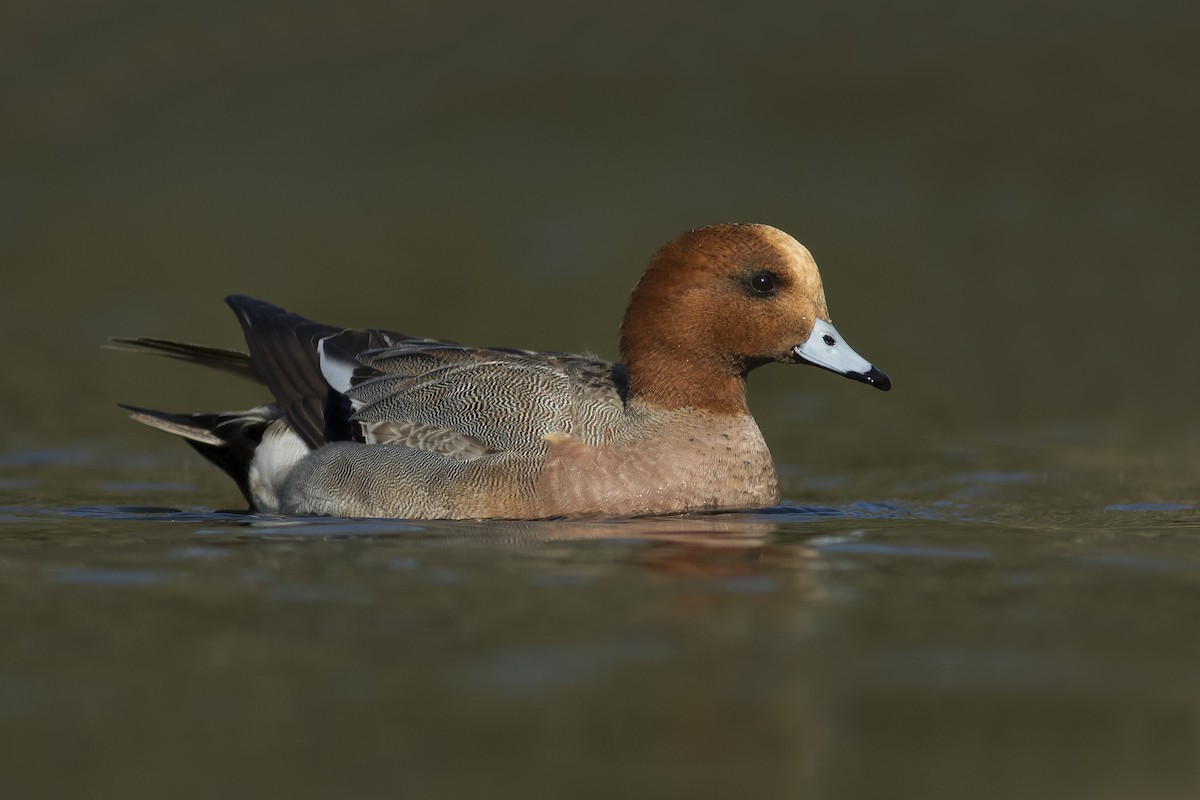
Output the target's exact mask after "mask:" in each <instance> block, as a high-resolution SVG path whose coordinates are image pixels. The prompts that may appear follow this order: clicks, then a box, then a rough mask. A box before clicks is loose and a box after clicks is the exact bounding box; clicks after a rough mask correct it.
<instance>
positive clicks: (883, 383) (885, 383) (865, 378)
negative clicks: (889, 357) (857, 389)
mask: <svg viewBox="0 0 1200 800" xmlns="http://www.w3.org/2000/svg"><path fill="white" fill-rule="evenodd" d="M845 375H846V377H847V378H851V379H853V380H856V381H862V382H863V383H867V384H870V385H871V386H874V387H875V388H876V389H878V390H879V391H881V392H887V391H890V390H891V388H892V379H891V378H889V377H888V376H887V374H886V373H884V371H883V370H881V369H879V367H871V369H870V370H869V371H867V372H847V373H845Z"/></svg>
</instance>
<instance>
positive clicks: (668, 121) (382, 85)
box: [0, 2, 1200, 800]
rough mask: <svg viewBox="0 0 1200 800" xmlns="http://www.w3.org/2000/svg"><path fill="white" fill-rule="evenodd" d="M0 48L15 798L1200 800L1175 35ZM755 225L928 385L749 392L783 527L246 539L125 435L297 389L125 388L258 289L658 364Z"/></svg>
mask: <svg viewBox="0 0 1200 800" xmlns="http://www.w3.org/2000/svg"><path fill="white" fill-rule="evenodd" d="M5 14H6V15H7V16H8V17H9V19H7V20H6V21H4V22H3V24H0V82H2V85H0V89H2V90H3V91H2V92H0V104H2V106H0V109H2V112H3V124H2V125H0V265H2V266H0V270H2V272H3V287H2V290H0V334H2V335H3V340H4V341H5V342H6V344H7V347H6V351H5V361H4V364H5V366H4V369H3V371H2V372H0V375H3V381H4V384H3V392H2V393H0V412H2V414H3V419H5V420H6V424H5V427H4V429H3V430H0V593H2V597H0V631H3V645H2V646H0V778H2V780H3V785H4V786H5V787H6V789H5V794H6V796H7V795H10V794H11V795H12V796H19V797H64V796H87V797H109V796H113V797H115V796H121V797H129V796H144V797H163V796H171V797H214V796H252V797H275V796H279V797H395V796H406V797H531V796H534V797H536V796H545V797H581V798H582V797H601V796H605V797H611V796H635V795H637V796H642V795H658V796H695V797H722V798H727V797H742V796H755V795H758V796H766V797H777V796H778V797H783V796H786V797H813V798H824V797H831V798H843V797H845V798H860V797H861V798H872V797H889V798H891V797H913V798H962V797H973V798H975V797H978V798H993V797H994V798H1043V797H1044V798H1056V799H1057V798H1073V797H1078V798H1089V799H1090V798H1138V799H1139V800H1140V799H1141V798H1151V799H1156V798H1190V797H1195V796H1197V794H1198V793H1200V760H1198V759H1197V756H1196V754H1197V752H1200V637H1197V636H1196V630H1197V622H1196V620H1197V619H1198V609H1200V514H1198V509H1200V421H1198V420H1197V415H1196V413H1195V407H1196V402H1195V397H1196V396H1197V391H1198V390H1200V377H1198V375H1197V369H1196V352H1197V349H1198V345H1200V334H1198V333H1197V327H1196V324H1195V319H1196V312H1195V309H1196V297H1197V296H1200V277H1198V276H1200V270H1198V269H1197V266H1198V265H1197V262H1196V255H1195V247H1194V227H1195V220H1196V219H1197V218H1198V217H1200V213H1198V212H1200V202H1198V198H1197V189H1196V187H1197V186H1200V156H1198V155H1197V149H1196V144H1195V143H1196V142H1197V141H1200V131H1198V130H1197V128H1198V127H1200V126H1197V118H1198V116H1200V95H1198V94H1197V89H1196V87H1197V86H1200V61H1198V58H1197V56H1196V55H1195V53H1196V52H1197V51H1196V47H1195V42H1196V41H1197V36H1200V25H1198V24H1197V22H1196V20H1195V19H1193V18H1191V17H1189V16H1185V14H1184V9H1183V8H1182V6H1180V7H1179V9H1175V8H1174V7H1172V6H1167V5H1163V6H1162V7H1157V6H1154V5H1145V4H1138V5H1137V6H1136V8H1135V7H1132V6H1130V7H1125V5H1111V6H1106V5H1097V4H1060V5H1046V4H1044V3H1039V4H1033V3H1029V4H1010V5H1008V6H1006V7H1004V8H996V9H992V10H984V9H969V8H966V7H964V6H963V5H962V4H955V3H948V2H947V3H938V2H928V3H921V4H917V6H908V7H904V9H903V12H901V10H900V7H893V5H892V4H883V3H879V4H873V3H859V4H842V5H840V6H838V8H837V10H827V11H822V12H814V11H807V10H803V9H797V8H793V7H792V6H791V5H789V6H786V7H784V6H780V7H773V6H769V5H761V6H760V5H753V4H751V5H745V4H740V5H739V8H738V11H737V13H736V14H734V13H724V12H718V11H716V10H714V9H713V8H712V7H707V6H706V7H699V6H696V7H694V8H693V7H690V6H689V7H687V8H686V10H685V9H684V8H683V7H678V8H673V7H652V8H650V7H646V6H645V5H644V4H630V5H629V6H628V7H626V6H623V5H622V4H620V3H618V4H616V5H613V4H607V5H605V6H604V7H603V8H600V7H597V8H596V9H595V10H572V11H565V10H562V9H560V8H558V6H555V5H550V4H540V3H532V4H528V5H524V6H522V7H521V8H517V9H514V8H508V7H506V8H503V9H501V8H500V7H498V6H497V7H493V6H492V5H490V4H487V5H483V4H480V5H471V4H457V5H455V4H437V5H434V4H429V5H427V6H425V7H423V8H414V9H408V10H392V9H381V8H369V7H366V6H361V5H350V6H344V7H339V8H338V9H337V10H336V12H335V11H334V9H333V8H332V7H317V6H314V7H311V8H300V7H296V6H294V5H287V6H284V5H271V4H267V5H249V6H248V5H246V4H226V5H222V4H216V5H213V4H208V5H206V6H204V8H203V10H200V7H197V10H196V11H194V12H192V11H188V10H186V9H183V8H179V9H176V8H170V7H162V8H160V7H158V6H153V5H147V6H146V7H144V8H139V7H136V6H133V5H129V6H121V7H114V6H111V5H110V6H96V5H94V4H89V3H82V2H80V3H77V4H75V7H74V8H71V9H64V8H63V7H61V5H59V6H55V7H53V8H52V7H50V6H44V5H35V4H27V5H26V6H17V7H16V9H15V12H14V11H9V12H5ZM722 220H725V221H762V222H768V223H772V224H775V225H778V226H780V227H782V228H784V229H786V230H788V231H789V232H791V233H793V234H795V235H796V236H797V237H798V238H800V239H801V240H802V241H804V242H805V243H806V244H808V245H809V246H810V247H811V248H812V250H813V251H814V253H815V254H816V256H817V259H818V262H819V263H820V264H821V265H822V269H823V271H824V275H825V282H826V289H827V292H828V296H829V300H830V305H831V308H832V310H833V312H834V319H835V321H836V322H837V325H838V328H839V330H840V331H841V333H842V334H844V335H845V336H846V337H847V339H848V341H849V342H850V343H851V344H852V345H853V346H854V347H855V349H856V350H858V351H859V352H860V353H861V354H863V355H864V356H865V357H867V358H869V359H872V360H873V361H875V362H876V363H877V364H878V365H879V366H881V367H882V368H883V369H885V370H886V371H888V373H889V374H890V375H891V376H892V377H893V379H894V380H895V384H896V388H895V390H894V391H893V392H891V393H889V394H886V395H885V394H882V393H879V392H874V391H871V390H869V389H867V388H865V387H863V386H861V385H857V384H852V383H851V382H849V381H842V380H838V379H837V378H835V377H833V376H831V375H829V374H827V373H823V372H819V371H817V370H812V369H803V368H785V367H770V368H765V369H763V370H761V371H760V372H758V373H756V374H755V375H753V376H752V378H751V398H750V399H751V404H752V406H753V408H754V410H755V413H756V416H757V417H758V419H759V421H760V423H761V426H762V428H763V430H764V433H765V435H766V438H767V440H768V443H769V444H770V445H771V447H772V451H773V453H774V454H775V457H776V460H777V461H778V463H779V465H780V472H781V478H782V485H783V491H784V497H785V503H784V505H783V506H781V507H780V508H778V509H773V510H771V511H770V512H769V513H763V514H755V515H740V514H727V515H716V516H712V517H700V518H686V519H668V520H643V521H636V522H633V521H589V522H562V523H538V524H512V523H504V524H442V523H423V522H421V523H416V522H363V521H347V520H316V521H312V520H307V521H294V520H277V519H254V518H248V517H244V516H239V515H236V514H230V513H225V512H221V511H219V510H218V509H223V508H227V507H230V506H234V505H236V502H237V500H238V498H237V494H236V491H235V490H234V488H233V487H232V485H231V484H230V483H229V482H228V481H227V480H226V479H225V478H224V477H223V476H222V475H220V474H219V473H218V472H217V471H216V470H214V469H212V468H211V467H209V466H208V465H206V464H204V463H203V462H202V461H200V460H199V459H198V458H196V457H194V456H193V455H192V454H191V452H190V451H189V450H188V449H187V448H186V447H184V446H183V445H181V444H179V443H178V442H175V441H172V440H170V439H169V438H167V437H164V436H161V435H157V434H156V433H155V432H153V431H149V430H144V429H142V428H140V427H139V426H135V425H133V424H132V423H128V422H126V421H125V420H124V419H123V417H122V415H121V414H120V412H119V411H117V410H116V409H115V403H117V402H122V401H123V402H134V403H139V404H144V405H148V406H153V407H162V408H167V409H172V410H212V409H217V408H236V407H244V406H245V405H250V404H254V403H258V402H261V400H262V399H263V398H262V396H261V395H259V394H257V393H256V390H255V389H254V388H253V387H249V386H247V385H245V384H240V383H238V382H236V381H232V380H225V379H223V378H221V377H219V376H213V375H207V374H204V373H202V372H199V373H198V372H196V371H194V370H189V369H188V368H186V367H185V366H182V365H177V364H171V363H165V362H162V361H159V360H153V359H145V358H135V357H131V356H127V355H123V354H115V353H106V352H102V351H100V350H99V349H98V348H99V345H100V344H101V343H102V342H103V341H104V340H105V338H106V337H107V336H110V335H154V336H165V337H171V338H181V339H186V340H194V341H201V342H205V343H210V344H217V345H226V346H236V345H238V340H237V326H236V323H235V322H234V320H233V319H232V316H231V315H230V314H229V313H228V312H227V310H226V309H225V308H224V307H223V306H222V304H221V302H220V298H221V297H222V296H223V295H224V294H226V293H230V292H235V291H236V292H243V293H249V294H256V295H259V296H263V297H265V298H266V299H269V300H273V301H276V302H279V303H282V304H284V305H286V306H289V307H291V308H294V309H295V310H297V311H300V312H302V313H306V314H308V315H311V316H313V317H316V318H318V319H321V320H322V321H328V322H336V323H345V324H353V325H380V326H386V327H392V328H398V329H402V330H408V331H411V332H414V333H421V334H426V335H432V336H441V337H447V338H453V339H458V340H462V341H468V342H475V343H480V344H503V345H513V346H524V347H546V348H556V349H565V350H591V351H593V352H598V353H600V354H602V355H606V356H614V355H615V331H616V325H617V322H618V320H619V316H620V313H621V309H622V306H623V303H624V300H625V297H626V294H627V292H628V290H629V288H630V287H631V286H632V284H633V282H634V281H635V280H636V278H637V277H638V274H639V273H640V270H641V267H642V265H643V264H644V263H645V261H646V259H647V258H648V256H649V255H650V253H651V252H652V251H653V250H654V249H655V248H656V247H657V246H658V245H660V244H661V243H663V242H664V241H666V240H668V239H670V238H672V237H674V236H675V235H676V234H677V233H679V232H680V231H682V230H683V229H685V228H688V227H692V226H695V225H700V224H705V223H709V222H714V221H722Z"/></svg>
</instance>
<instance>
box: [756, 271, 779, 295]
mask: <svg viewBox="0 0 1200 800" xmlns="http://www.w3.org/2000/svg"><path fill="white" fill-rule="evenodd" d="M750 288H751V289H753V290H754V291H756V292H758V293H759V294H775V276H774V275H772V274H771V273H769V272H760V273H758V274H757V275H755V276H754V277H753V278H751V279H750Z"/></svg>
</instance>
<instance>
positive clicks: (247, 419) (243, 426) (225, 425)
mask: <svg viewBox="0 0 1200 800" xmlns="http://www.w3.org/2000/svg"><path fill="white" fill-rule="evenodd" d="M121 408H123V409H125V410H126V411H128V412H129V416H130V418H132V419H133V420H135V421H137V422H140V423H142V424H144V425H149V426H150V427H151V428H158V429H159V430H160V431H166V432H167V433H173V434H175V435H176V436H182V437H183V438H184V440H186V441H187V443H188V444H190V445H191V446H192V447H193V448H194V449H195V450H196V452H198V453H199V454H200V455H202V456H204V457H205V458H206V459H208V460H209V461H211V462H212V463H213V464H216V465H217V466H218V467H220V468H221V470H222V471H223V472H224V473H225V474H226V475H228V476H229V477H231V478H233V480H234V482H235V483H236V484H237V487H238V489H239V490H241V493H242V496H243V497H245V498H246V502H247V503H249V504H250V507H251V508H252V509H254V508H258V509H261V507H262V505H263V502H262V501H263V497H262V490H261V488H260V487H252V486H251V466H252V465H253V462H254V459H255V455H256V454H257V453H258V451H259V446H260V445H261V444H262V443H263V437H264V435H266V434H267V432H268V429H270V428H271V426H272V425H273V424H274V423H276V422H279V421H280V420H281V419H282V415H281V414H280V413H279V409H277V408H276V407H275V406H259V407H258V408H252V409H250V410H248V411H226V412H220V413H215V414H172V413H170V412H167V411H155V410H154V409H150V408H139V407H138V406H130V405H125V404H123V403H122V404H121ZM276 428H283V429H284V430H286V426H285V425H284V424H280V425H277V426H276Z"/></svg>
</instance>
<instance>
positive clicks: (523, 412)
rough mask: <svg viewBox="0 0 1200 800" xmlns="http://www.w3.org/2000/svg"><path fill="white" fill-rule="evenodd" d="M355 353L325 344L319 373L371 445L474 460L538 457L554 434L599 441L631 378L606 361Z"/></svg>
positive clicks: (406, 345) (417, 349)
mask: <svg viewBox="0 0 1200 800" xmlns="http://www.w3.org/2000/svg"><path fill="white" fill-rule="evenodd" d="M352 344H353V342H349V341H347V340H346V339H344V338H343V337H341V336H333V337H328V338H327V339H325V340H324V341H323V342H322V343H321V351H322V364H323V366H324V369H325V373H324V374H325V377H326V380H328V382H329V383H330V385H332V386H333V387H334V388H335V389H336V390H338V391H339V392H340V393H341V394H342V396H344V397H345V398H346V399H348V400H349V401H350V410H349V413H350V419H351V420H352V421H353V422H355V423H356V424H357V425H359V426H360V428H361V431H362V436H363V440H364V441H366V442H368V443H376V444H385V443H390V444H404V445H407V446H409V447H417V448H420V449H424V450H433V451H435V452H440V453H443V454H445V455H448V456H451V457H453V458H459V459H474V458H478V457H480V456H482V455H487V454H489V453H497V452H509V451H526V452H533V451H536V450H538V449H540V448H542V447H544V446H545V437H546V436H547V435H549V434H552V433H566V434H571V435H574V436H579V437H581V438H585V439H588V440H601V439H603V438H604V435H605V431H606V430H608V429H610V428H611V427H612V426H613V425H614V423H616V421H617V420H618V419H619V418H620V416H621V414H622V413H623V407H624V392H625V375H624V369H623V367H621V365H619V364H612V363H610V362H607V361H603V360H600V359H596V358H590V357H586V356H575V355H567V354H561V353H536V352H530V351H524V350H502V349H485V348H471V347H463V346H461V345H456V344H452V343H449V342H439V341H432V340H419V339H406V340H403V341H394V343H393V344H392V345H391V346H388V347H383V348H377V349H373V350H367V351H363V352H358V353H353V352H351V350H350V347H347V345H352Z"/></svg>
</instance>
